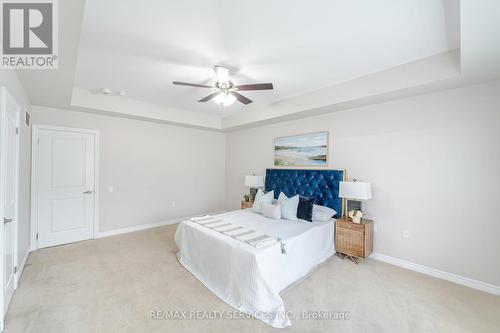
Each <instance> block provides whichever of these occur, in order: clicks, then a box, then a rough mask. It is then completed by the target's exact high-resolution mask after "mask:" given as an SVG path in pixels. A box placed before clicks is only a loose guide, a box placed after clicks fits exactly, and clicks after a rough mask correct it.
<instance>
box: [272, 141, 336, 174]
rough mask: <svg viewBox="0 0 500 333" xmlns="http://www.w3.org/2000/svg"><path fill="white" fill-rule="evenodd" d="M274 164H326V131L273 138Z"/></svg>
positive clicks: (306, 165) (296, 165)
mask: <svg viewBox="0 0 500 333" xmlns="http://www.w3.org/2000/svg"><path fill="white" fill-rule="evenodd" d="M274 165H276V166H286V167H326V166H328V132H317V133H308V134H301V135H293V136H284V137H280V138H276V139H274Z"/></svg>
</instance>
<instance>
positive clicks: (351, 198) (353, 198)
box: [339, 179, 372, 219]
mask: <svg viewBox="0 0 500 333" xmlns="http://www.w3.org/2000/svg"><path fill="white" fill-rule="evenodd" d="M339 197H340V198H343V199H345V200H346V206H347V209H346V212H350V211H351V210H360V211H363V210H362V201H363V200H368V199H371V197H372V189H371V185H370V183H365V182H358V181H356V179H354V181H352V182H340V188H339ZM346 215H347V214H346ZM344 217H345V218H346V219H347V216H344Z"/></svg>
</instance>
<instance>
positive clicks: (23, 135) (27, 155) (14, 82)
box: [0, 70, 31, 266]
mask: <svg viewBox="0 0 500 333" xmlns="http://www.w3.org/2000/svg"><path fill="white" fill-rule="evenodd" d="M0 86H5V87H6V88H7V90H8V91H9V93H10V94H11V95H12V96H13V97H14V98H15V100H16V101H17V103H18V104H19V107H20V108H21V114H20V118H21V121H20V123H21V124H20V126H19V141H20V155H19V167H20V170H19V184H18V186H19V221H18V222H19V223H18V242H17V247H18V266H20V264H21V262H22V260H23V259H24V257H25V256H26V254H27V253H28V251H29V247H30V186H31V185H30V181H31V173H30V170H31V128H28V127H27V126H25V125H24V113H25V111H26V110H29V107H30V101H29V99H28V96H27V95H26V92H25V91H24V88H23V86H22V84H21V82H20V81H19V79H18V77H17V74H16V71H14V70H0Z"/></svg>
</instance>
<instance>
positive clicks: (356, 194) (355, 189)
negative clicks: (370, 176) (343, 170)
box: [339, 182, 372, 200]
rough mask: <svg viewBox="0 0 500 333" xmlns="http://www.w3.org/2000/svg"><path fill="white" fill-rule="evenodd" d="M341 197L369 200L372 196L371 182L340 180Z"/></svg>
mask: <svg viewBox="0 0 500 333" xmlns="http://www.w3.org/2000/svg"><path fill="white" fill-rule="evenodd" d="M339 197H341V198H345V199H353V200H368V199H371V197H372V188H371V185H370V183H363V182H340V188H339Z"/></svg>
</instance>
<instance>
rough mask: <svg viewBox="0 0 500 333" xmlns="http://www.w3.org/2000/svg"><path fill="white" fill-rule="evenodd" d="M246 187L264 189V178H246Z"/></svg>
mask: <svg viewBox="0 0 500 333" xmlns="http://www.w3.org/2000/svg"><path fill="white" fill-rule="evenodd" d="M245 186H248V187H262V186H264V177H262V176H245Z"/></svg>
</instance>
